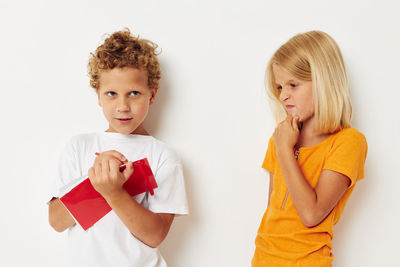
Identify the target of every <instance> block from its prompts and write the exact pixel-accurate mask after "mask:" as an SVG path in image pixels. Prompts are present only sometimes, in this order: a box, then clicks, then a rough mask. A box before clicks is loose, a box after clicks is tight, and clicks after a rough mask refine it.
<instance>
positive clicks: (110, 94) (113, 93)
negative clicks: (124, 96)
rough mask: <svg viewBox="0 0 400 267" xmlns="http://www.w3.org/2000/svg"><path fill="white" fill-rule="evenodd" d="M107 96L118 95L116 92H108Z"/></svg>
mask: <svg viewBox="0 0 400 267" xmlns="http://www.w3.org/2000/svg"><path fill="white" fill-rule="evenodd" d="M106 95H108V96H115V95H116V93H115V92H113V91H110V92H107V93H106Z"/></svg>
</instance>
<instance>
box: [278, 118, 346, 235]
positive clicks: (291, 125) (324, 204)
mask: <svg viewBox="0 0 400 267" xmlns="http://www.w3.org/2000/svg"><path fill="white" fill-rule="evenodd" d="M298 136H299V129H298V117H296V118H293V117H292V116H290V115H288V117H287V118H286V120H285V121H283V122H281V123H280V124H279V125H278V126H277V128H276V129H275V132H274V135H273V138H274V141H275V144H276V154H277V157H278V161H279V164H280V167H281V170H282V173H283V176H284V178H285V182H286V185H287V188H288V191H289V194H290V197H291V198H292V201H293V204H294V206H295V207H296V210H297V212H298V214H299V216H300V219H301V221H302V222H303V223H304V225H306V226H307V227H313V226H316V225H318V224H319V223H321V222H322V221H323V220H324V219H325V218H326V216H328V214H329V213H330V212H331V211H332V209H333V208H334V207H335V205H336V204H337V202H338V201H339V200H340V198H341V197H342V195H343V194H344V192H345V191H346V189H347V188H348V186H349V185H350V179H349V178H348V177H347V176H345V175H343V174H341V173H338V172H335V171H331V170H322V172H321V175H320V177H319V180H318V183H317V185H316V187H315V188H312V187H311V186H310V184H309V183H308V181H307V180H306V179H305V177H304V175H303V173H302V171H301V169H300V167H299V165H298V163H297V161H296V158H295V156H294V153H293V147H294V145H295V144H296V142H297V139H298Z"/></svg>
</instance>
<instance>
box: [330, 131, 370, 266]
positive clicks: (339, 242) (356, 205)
mask: <svg viewBox="0 0 400 267" xmlns="http://www.w3.org/2000/svg"><path fill="white" fill-rule="evenodd" d="M356 128H357V127H356ZM367 142H368V138H367ZM370 151H371V150H370V149H368V154H367V159H366V162H365V169H364V179H362V180H360V181H358V182H357V184H356V186H355V188H354V191H353V193H352V195H351V196H350V198H349V201H348V202H347V204H346V207H345V209H344V212H343V214H342V217H341V218H340V220H339V222H338V224H337V225H335V226H334V228H333V232H334V239H333V242H332V244H333V251H332V252H333V254H334V256H335V260H334V262H333V265H334V266H335V265H337V266H342V265H343V266H344V265H346V263H347V262H348V260H347V259H346V258H347V257H348V251H349V250H351V248H352V244H351V242H350V240H349V238H350V237H351V236H352V235H354V232H358V233H359V235H365V231H364V230H362V229H363V228H362V227H360V225H357V221H358V222H359V218H360V207H361V206H363V205H366V203H367V200H368V198H369V196H371V195H374V194H373V190H374V181H373V180H372V179H373V177H376V174H375V173H374V170H373V167H372V165H371V163H372V162H373V161H374V160H373V158H374V155H369V152H370ZM362 208H363V209H365V207H362ZM371 216H374V215H373V211H371ZM351 233H353V234H351ZM359 262H361V260H359Z"/></svg>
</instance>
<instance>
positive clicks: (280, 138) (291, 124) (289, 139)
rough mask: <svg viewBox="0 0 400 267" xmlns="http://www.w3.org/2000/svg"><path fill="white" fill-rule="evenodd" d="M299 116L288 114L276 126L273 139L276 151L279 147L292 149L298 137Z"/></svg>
mask: <svg viewBox="0 0 400 267" xmlns="http://www.w3.org/2000/svg"><path fill="white" fill-rule="evenodd" d="M298 123H299V117H298V116H295V117H293V116H292V115H290V114H289V115H288V116H287V117H286V119H285V120H284V121H282V122H281V123H279V124H278V126H276V128H275V131H274V134H273V139H274V142H275V145H276V148H277V151H279V150H281V149H293V147H294V146H295V145H296V143H297V139H298V138H299V133H300V130H299V126H298Z"/></svg>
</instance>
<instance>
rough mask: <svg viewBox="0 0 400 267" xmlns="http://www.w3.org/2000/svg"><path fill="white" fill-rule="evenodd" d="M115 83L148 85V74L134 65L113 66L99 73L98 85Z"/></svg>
mask: <svg viewBox="0 0 400 267" xmlns="http://www.w3.org/2000/svg"><path fill="white" fill-rule="evenodd" d="M115 84H136V85H141V86H148V75H147V72H146V71H145V70H140V69H138V68H134V67H124V68H113V69H109V70H103V71H102V72H101V73H100V86H102V85H103V86H107V85H115Z"/></svg>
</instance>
